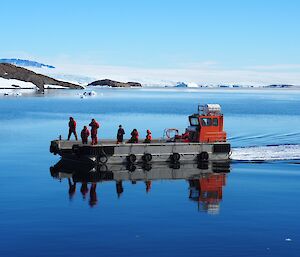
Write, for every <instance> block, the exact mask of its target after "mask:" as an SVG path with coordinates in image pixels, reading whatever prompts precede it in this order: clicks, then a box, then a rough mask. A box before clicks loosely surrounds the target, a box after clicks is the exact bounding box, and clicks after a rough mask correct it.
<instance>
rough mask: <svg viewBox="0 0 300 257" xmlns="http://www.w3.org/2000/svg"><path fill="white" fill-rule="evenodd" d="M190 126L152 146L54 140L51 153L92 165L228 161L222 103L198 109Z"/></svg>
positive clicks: (229, 151)
mask: <svg viewBox="0 0 300 257" xmlns="http://www.w3.org/2000/svg"><path fill="white" fill-rule="evenodd" d="M188 120H189V126H188V127H187V128H186V131H185V133H183V134H181V135H179V132H178V130H177V129H166V130H165V136H164V137H163V138H161V139H154V140H151V142H150V143H122V144H117V143H116V141H115V140H101V142H99V143H98V144H97V145H89V144H81V142H80V141H68V140H53V141H51V145H50V152H51V153H53V154H59V155H60V156H61V157H62V158H63V159H65V160H72V161H74V162H80V163H82V162H85V163H92V164H128V165H134V164H135V163H154V162H171V163H178V162H179V161H193V162H206V161H226V160H229V157H230V153H231V148H230V143H229V142H227V136H226V132H225V131H224V129H223V127H224V121H223V114H222V113H221V107H220V105H219V104H206V105H204V106H198V112H197V113H195V114H192V115H190V116H189V117H188Z"/></svg>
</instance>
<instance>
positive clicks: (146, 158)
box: [142, 153, 152, 162]
mask: <svg viewBox="0 0 300 257" xmlns="http://www.w3.org/2000/svg"><path fill="white" fill-rule="evenodd" d="M142 159H143V161H144V162H151V161H152V154H151V153H145V154H144V155H143V157H142Z"/></svg>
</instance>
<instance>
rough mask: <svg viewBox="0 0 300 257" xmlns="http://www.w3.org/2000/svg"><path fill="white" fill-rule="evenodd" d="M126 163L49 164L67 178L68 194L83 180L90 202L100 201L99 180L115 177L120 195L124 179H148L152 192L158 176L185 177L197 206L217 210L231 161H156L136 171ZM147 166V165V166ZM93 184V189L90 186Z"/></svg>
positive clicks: (84, 192)
mask: <svg viewBox="0 0 300 257" xmlns="http://www.w3.org/2000/svg"><path fill="white" fill-rule="evenodd" d="M128 168H132V167H128V166H127V167H126V166H124V165H104V166H103V165H95V166H94V165H91V164H88V163H85V164H84V165H74V162H70V161H66V160H63V159H62V160H60V161H59V162H58V163H57V164H56V165H54V166H53V167H51V168H50V172H51V175H52V176H53V177H54V178H57V179H59V180H63V179H68V182H69V183H68V184H69V194H70V196H72V195H74V193H75V190H76V184H81V189H80V191H81V193H82V194H83V196H84V197H85V194H87V192H88V190H90V201H89V202H90V205H91V206H93V205H95V204H96V203H97V192H96V187H97V184H98V183H104V182H109V181H115V183H116V193H117V195H118V197H120V196H121V195H122V193H123V192H124V185H123V182H125V181H129V182H131V183H132V184H135V183H140V182H143V183H145V189H146V192H147V193H148V192H150V190H151V187H152V183H153V182H155V181H158V180H180V179H181V180H186V181H187V182H188V183H189V199H190V200H192V201H195V202H197V203H198V209H199V210H204V211H208V212H209V213H216V212H218V210H219V203H220V201H221V200H222V190H223V187H224V186H225V180H226V173H228V172H230V163H229V162H205V163H201V164H197V163H177V164H176V165H174V164H170V165H165V164H164V165H163V164H160V165H159V164H153V165H151V166H147V167H145V166H144V165H137V166H135V169H134V171H132V170H131V171H130V170H128ZM145 168H146V169H145ZM89 185H90V189H88V187H89Z"/></svg>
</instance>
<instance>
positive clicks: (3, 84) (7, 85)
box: [0, 78, 37, 89]
mask: <svg viewBox="0 0 300 257" xmlns="http://www.w3.org/2000/svg"><path fill="white" fill-rule="evenodd" d="M0 89H37V86H36V85H34V84H33V83H31V82H24V81H21V80H17V79H4V78H0Z"/></svg>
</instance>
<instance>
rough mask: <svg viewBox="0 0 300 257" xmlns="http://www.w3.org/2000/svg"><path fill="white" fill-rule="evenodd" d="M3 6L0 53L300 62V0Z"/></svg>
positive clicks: (234, 63) (135, 62) (48, 0)
mask: <svg viewBox="0 0 300 257" xmlns="http://www.w3.org/2000/svg"><path fill="white" fill-rule="evenodd" d="M0 10H1V15H0V21H1V23H0V24H1V41H0V57H19V56H16V55H18V53H20V54H21V53H25V54H28V55H32V56H35V57H37V58H41V60H43V59H49V58H55V57H56V56H62V55H65V56H69V57H71V58H86V59H87V60H90V61H91V62H94V63H97V64H106V65H122V66H132V67H134V66H140V67H165V68H168V67H177V66H180V65H184V64H193V63H201V62H208V61H212V62H217V63H221V64H222V65H223V66H224V67H226V68H234V67H239V66H247V65H250V66H251V65H273V64H299V63H300V61H299V60H300V51H299V49H300V42H299V41H300V33H299V28H300V15H299V12H300V1H298V0H285V1H284V0H281V1H279V0H248V1H247V0H239V1H238V0H236V1H234V0H228V1H226V0H206V1H204V0H203V1H201V0H198V1H197V0H195V1H192V0H191V1H189V0H180V1H179V0H171V1H169V0H151V1H150V0H149V1H146V0H145V1H142V0H139V1H133V0H128V1H126V0H119V1H117V0H107V1H104V0H103V1H101V0H77V1H76V0H69V1H68V0H64V1H63V0H43V1H36V0H26V1H25V0H10V1H4V2H2V3H1V9H0Z"/></svg>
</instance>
